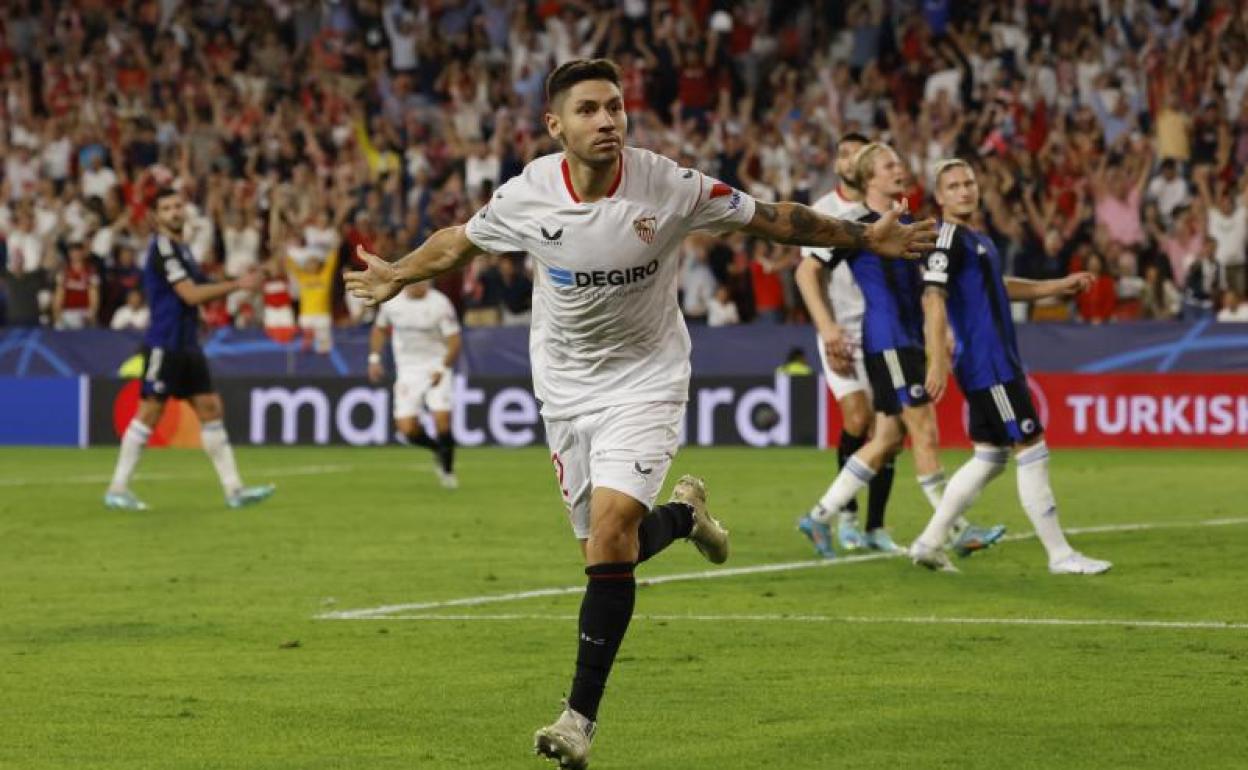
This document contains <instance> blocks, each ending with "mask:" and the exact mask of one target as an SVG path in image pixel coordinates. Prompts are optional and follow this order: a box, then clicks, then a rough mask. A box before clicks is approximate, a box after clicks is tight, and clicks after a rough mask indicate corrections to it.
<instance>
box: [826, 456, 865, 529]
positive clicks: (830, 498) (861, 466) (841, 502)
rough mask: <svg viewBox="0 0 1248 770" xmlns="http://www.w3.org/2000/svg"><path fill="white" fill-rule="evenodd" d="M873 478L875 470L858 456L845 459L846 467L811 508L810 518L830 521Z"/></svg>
mask: <svg viewBox="0 0 1248 770" xmlns="http://www.w3.org/2000/svg"><path fill="white" fill-rule="evenodd" d="M873 478H875V471H873V470H871V468H870V466H868V465H867V464H866V463H864V462H862V461H861V460H859V459H858V458H857V457H851V458H849V459H848V460H846V461H845V467H844V468H842V469H841V472H840V473H838V474H837V476H836V480H835V481H833V482H832V485H831V486H829V487H828V491H827V492H824V493H823V497H822V498H820V500H819V503H818V504H817V505H815V507H814V508H812V509H811V510H810V518H812V519H814V520H815V521H819V522H823V523H825V524H826V523H828V521H830V520H831V518H832V517H833V516H835V515H836V514H838V513H840V511H841V509H842V508H844V507H845V506H846V505H848V504H849V501H850V500H853V499H854V496H855V495H857V494H858V493H859V492H861V491H862V490H863V488H864V487H866V486H867V484H869V483H871V479H873Z"/></svg>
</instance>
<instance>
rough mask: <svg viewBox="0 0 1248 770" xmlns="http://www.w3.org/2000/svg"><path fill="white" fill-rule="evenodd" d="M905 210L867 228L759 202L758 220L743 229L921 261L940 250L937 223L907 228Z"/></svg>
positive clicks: (790, 240) (799, 243)
mask: <svg viewBox="0 0 1248 770" xmlns="http://www.w3.org/2000/svg"><path fill="white" fill-rule="evenodd" d="M902 213H904V209H901V210H894V211H889V212H886V213H885V214H884V215H883V216H881V217H880V218H879V219H878V220H876V221H875V222H872V223H871V224H869V225H864V224H862V223H861V222H851V221H848V220H845V219H836V218H835V217H830V216H827V215H825V214H821V213H819V212H818V211H815V210H814V209H812V208H810V207H809V206H803V205H802V204H800V203H764V202H763V201H756V202H755V206H754V218H753V219H751V220H750V223H749V224H748V225H746V226H745V227H744V228H743V231H744V232H745V233H747V234H749V235H756V236H758V237H760V238H767V239H768V240H772V241H775V242H776V243H787V244H791V245H794V246H816V247H824V248H840V249H870V250H871V251H873V252H875V253H877V254H879V255H880V256H882V257H902V258H905V259H915V258H918V257H919V256H920V255H921V253H922V252H924V251H926V250H929V249H932V248H935V246H936V223H935V222H934V221H932V220H930V219H929V220H924V221H922V222H916V223H914V224H909V225H903V224H901V222H900V221H899V217H900V216H901V214H902Z"/></svg>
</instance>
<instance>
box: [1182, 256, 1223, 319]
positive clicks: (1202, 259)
mask: <svg viewBox="0 0 1248 770" xmlns="http://www.w3.org/2000/svg"><path fill="white" fill-rule="evenodd" d="M1224 291H1226V275H1225V273H1224V272H1223V270H1222V266H1221V265H1220V264H1218V260H1217V259H1216V258H1215V255H1214V243H1213V241H1211V240H1210V241H1205V245H1204V247H1203V248H1202V250H1201V252H1200V256H1199V258H1198V259H1196V260H1194V261H1193V262H1192V264H1191V267H1189V268H1188V270H1187V280H1186V281H1185V282H1184V292H1183V318H1184V320H1188V321H1192V320H1199V319H1202V318H1213V316H1214V310H1215V305H1216V303H1217V300H1218V298H1219V297H1221V296H1222V293H1223V292H1224Z"/></svg>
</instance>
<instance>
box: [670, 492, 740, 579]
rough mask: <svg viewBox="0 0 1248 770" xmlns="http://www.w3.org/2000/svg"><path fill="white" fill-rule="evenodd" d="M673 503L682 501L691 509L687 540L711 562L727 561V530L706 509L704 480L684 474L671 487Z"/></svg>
mask: <svg viewBox="0 0 1248 770" xmlns="http://www.w3.org/2000/svg"><path fill="white" fill-rule="evenodd" d="M671 502H674V503H684V504H685V505H688V506H689V507H690V508H692V509H693V529H692V530H691V531H690V532H689V541H690V542H691V543H693V544H694V546H695V547H696V548H697V549H698V550H699V551H701V553H702V555H703V556H705V557H706V560H707V561H709V562H710V563H712V564H723V563H724V562H726V561H728V530H726V529H724V526H723V525H722V524H720V523H719V522H718V521H716V520H715V518H714V517H712V516H711V514H709V513H707V510H706V482H704V481H703V480H702V479H700V478H698V477H697V476H690V475H687V474H686V475H684V476H681V477H680V478H679V479H678V480H677V481H676V486H675V487H672V500H671Z"/></svg>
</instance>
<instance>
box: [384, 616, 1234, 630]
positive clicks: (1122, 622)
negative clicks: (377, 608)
mask: <svg viewBox="0 0 1248 770" xmlns="http://www.w3.org/2000/svg"><path fill="white" fill-rule="evenodd" d="M360 619H361V620H376V621H388V620H402V621H408V620H417V621H449V622H459V621H469V622H475V621H496V622H498V621H502V622H508V621H510V622H515V621H535V622H559V623H562V622H572V621H575V620H576V619H577V616H576V615H558V614H550V615H540V614H501V615H499V614H496V615H447V614H438V615H386V616H384V617H381V616H377V617H369V618H360ZM633 620H635V621H636V620H648V621H653V622H660V623H668V622H680V621H692V622H699V623H846V624H859V625H896V624H902V625H921V626H927V625H935V626H1110V627H1114V628H1162V629H1181V630H1182V629H1206V630H1211V631H1248V623H1229V622H1226V621H1222V620H1127V619H1116V618H941V617H936V616H934V615H933V616H919V617H900V618H871V617H863V616H857V615H845V616H839V617H838V616H834V615H779V614H774V615H634V616H633Z"/></svg>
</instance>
